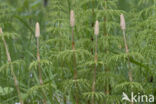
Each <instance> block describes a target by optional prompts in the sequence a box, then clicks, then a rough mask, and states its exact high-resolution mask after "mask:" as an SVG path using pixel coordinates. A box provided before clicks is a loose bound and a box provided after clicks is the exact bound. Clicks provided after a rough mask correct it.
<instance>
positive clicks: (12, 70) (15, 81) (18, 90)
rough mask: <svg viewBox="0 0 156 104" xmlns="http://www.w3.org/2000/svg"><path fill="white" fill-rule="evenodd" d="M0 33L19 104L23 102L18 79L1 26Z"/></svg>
mask: <svg viewBox="0 0 156 104" xmlns="http://www.w3.org/2000/svg"><path fill="white" fill-rule="evenodd" d="M0 35H1V36H2V41H3V44H4V47H5V51H6V56H7V60H8V63H9V65H10V69H11V74H12V76H13V80H14V85H15V87H16V90H17V94H18V98H19V101H20V104H24V103H23V99H22V96H21V91H20V88H19V84H18V80H17V77H16V74H15V72H14V68H13V65H12V62H11V57H10V53H9V49H8V46H7V43H6V41H5V38H4V37H3V31H2V28H0Z"/></svg>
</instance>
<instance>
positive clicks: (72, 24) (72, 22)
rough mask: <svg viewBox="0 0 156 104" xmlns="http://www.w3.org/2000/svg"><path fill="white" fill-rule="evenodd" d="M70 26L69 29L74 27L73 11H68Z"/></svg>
mask: <svg viewBox="0 0 156 104" xmlns="http://www.w3.org/2000/svg"><path fill="white" fill-rule="evenodd" d="M70 25H71V27H74V25H75V16H74V11H73V10H71V11H70Z"/></svg>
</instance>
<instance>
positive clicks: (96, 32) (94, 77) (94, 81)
mask: <svg viewBox="0 0 156 104" xmlns="http://www.w3.org/2000/svg"><path fill="white" fill-rule="evenodd" d="M94 34H95V36H96V46H95V56H94V61H95V68H94V71H93V83H92V92H93V93H95V90H96V86H95V84H96V69H97V61H98V53H97V48H98V39H97V38H98V35H99V21H98V20H97V21H96V23H95V27H94ZM92 104H95V98H94V96H93V97H92Z"/></svg>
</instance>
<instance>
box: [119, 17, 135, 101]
mask: <svg viewBox="0 0 156 104" xmlns="http://www.w3.org/2000/svg"><path fill="white" fill-rule="evenodd" d="M120 27H121V30H122V32H123V39H124V44H125V52H126V53H127V54H128V53H129V49H128V45H127V40H126V32H125V30H126V23H125V18H124V15H123V14H121V15H120ZM128 77H129V80H130V82H132V81H133V77H132V70H131V66H130V58H129V56H128ZM131 104H133V102H132V101H131Z"/></svg>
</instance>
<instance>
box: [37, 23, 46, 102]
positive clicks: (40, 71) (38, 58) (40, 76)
mask: <svg viewBox="0 0 156 104" xmlns="http://www.w3.org/2000/svg"><path fill="white" fill-rule="evenodd" d="M35 36H36V39H37V62H38V72H39V82H40V85H43V79H42V70H41V66H40V52H39V37H40V25H39V23H38V22H37V23H36V30H35ZM42 92H43V96H44V99H43V104H46V97H45V93H44V91H43V90H42Z"/></svg>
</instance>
